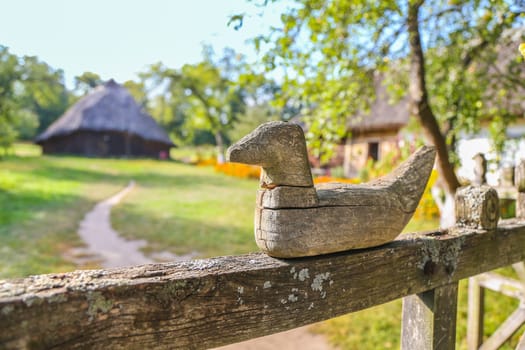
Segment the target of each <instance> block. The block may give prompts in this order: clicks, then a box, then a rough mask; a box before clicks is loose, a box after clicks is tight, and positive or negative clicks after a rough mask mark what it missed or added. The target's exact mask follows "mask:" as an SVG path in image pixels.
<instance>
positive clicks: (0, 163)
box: [0, 144, 517, 349]
mask: <svg viewBox="0 0 525 350" xmlns="http://www.w3.org/2000/svg"><path fill="white" fill-rule="evenodd" d="M15 154H16V155H17V156H10V157H7V158H5V159H3V160H0V242H1V245H0V278H7V277H18V276H27V275H29V274H39V273H47V272H59V271H68V270H73V269H74V268H75V266H74V265H73V264H72V263H71V262H68V261H67V260H65V259H64V258H63V253H64V252H65V251H67V250H68V249H69V248H71V247H74V246H79V245H81V242H80V240H79V238H78V236H77V234H76V231H77V228H78V223H79V221H80V220H81V219H82V217H83V216H84V214H85V213H86V212H87V211H89V210H90V209H91V208H92V207H93V206H94V204H95V203H96V202H97V201H100V200H102V199H104V198H107V197H109V196H110V195H111V194H113V193H115V192H117V191H119V190H120V189H122V188H123V187H124V186H125V185H126V184H127V183H128V182H129V181H130V180H131V179H133V180H135V181H136V188H135V189H134V190H133V191H132V192H131V193H130V194H129V195H128V196H127V197H125V199H124V200H123V202H121V203H120V204H119V205H118V206H116V207H115V208H114V209H113V211H112V224H113V226H114V227H115V228H116V230H117V231H118V232H120V233H121V234H122V235H124V236H126V237H129V238H143V239H146V240H147V241H148V242H149V246H148V247H146V252H148V251H152V250H155V251H160V250H168V251H171V252H173V253H176V254H185V253H190V252H196V253H197V254H198V255H199V256H201V257H208V256H216V255H231V254H241V253H246V252H250V251H256V250H257V248H256V246H255V243H254V239H253V222H252V220H253V210H254V199H255V191H256V188H257V182H256V181H254V180H239V179H236V178H231V177H227V176H224V175H221V174H217V173H215V172H214V170H213V169H212V168H208V167H194V166H188V165H184V164H180V163H177V162H162V161H155V160H124V159H87V158H77V157H47V156H40V153H39V150H38V148H35V147H34V146H31V145H27V144H23V145H17V147H16V148H15ZM436 226H437V222H436V221H424V222H421V221H420V222H414V221H413V222H411V223H410V224H409V226H408V227H407V229H406V231H419V230H431V229H434V228H436ZM516 306H517V305H516V303H515V301H514V300H511V299H508V298H506V297H503V296H501V295H496V294H495V293H490V292H489V293H488V307H487V310H486V312H487V321H486V334H489V332H493V331H494V329H495V328H496V327H497V324H498V323H500V322H502V321H503V319H504V318H505V316H506V315H508V314H509V313H510V312H511V310H512V308H513V307H516ZM400 319H401V301H400V300H397V301H394V302H391V303H388V304H385V305H381V306H377V307H375V308H372V309H369V310H365V311H362V312H358V313H355V314H351V315H346V316H342V317H338V318H335V319H332V320H329V321H327V322H324V323H321V324H319V325H317V326H316V328H315V329H316V331H318V332H321V333H323V334H325V335H327V337H328V338H329V339H330V341H331V342H332V343H333V344H335V345H338V346H339V347H340V348H341V349H388V348H392V349H396V348H399V329H400ZM457 324H458V345H459V346H458V348H460V349H464V348H466V346H465V325H466V283H465V282H462V283H461V285H460V303H459V312H458V322H457ZM516 341H517V337H515V338H514V339H513V343H512V344H511V345H509V346H507V347H505V349H511V348H513V346H515V344H516Z"/></svg>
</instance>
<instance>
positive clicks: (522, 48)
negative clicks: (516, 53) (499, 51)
mask: <svg viewBox="0 0 525 350" xmlns="http://www.w3.org/2000/svg"><path fill="white" fill-rule="evenodd" d="M519 50H520V53H521V55H522V56H523V57H525V43H521V44H520V47H519Z"/></svg>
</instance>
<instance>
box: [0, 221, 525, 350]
mask: <svg viewBox="0 0 525 350" xmlns="http://www.w3.org/2000/svg"><path fill="white" fill-rule="evenodd" d="M524 247H525V221H519V220H517V219H512V220H506V221H503V222H501V223H500V224H499V226H498V227H497V228H496V229H492V230H478V229H471V228H454V229H453V230H449V231H435V232H427V233H419V234H411V235H404V236H401V238H399V239H398V240H396V241H394V242H392V243H390V244H387V245H384V246H381V247H377V248H373V249H366V250H359V251H350V252H344V253H338V254H331V255H326V256H318V257H312V258H302V259H288V260H279V259H274V258H270V257H268V256H266V255H264V254H249V255H242V256H230V257H218V258H212V259H206V260H194V261H188V262H179V263H163V264H152V265H143V266H135V267H130V268H119V269H108V270H91V271H75V272H70V273H63V274H51V275H39V276H31V277H28V278H24V279H17V280H5V281H0V348H7V349H11V348H35V349H38V348H46V349H49V348H112V349H118V348H126V349H128V348H141V349H142V348H151V349H155V348H181V349H205V348H209V347H214V346H220V345H225V344H229V343H234V342H238V341H242V340H246V339H250V338H254V337H259V336H263V335H268V334H272V333H276V332H281V331H285V330H288V329H292V328H295V327H299V326H302V325H306V324H310V323H314V322H318V321H321V320H325V319H329V318H332V317H335V316H338V315H342V314H346V313H350V312H355V311H358V310H362V309H365V308H369V307H372V306H374V305H379V304H382V303H385V302H388V301H391V300H394V299H398V298H403V297H408V298H406V299H405V302H404V310H403V332H402V333H403V335H402V336H403V340H402V347H403V349H423V348H428V349H451V348H453V347H454V339H455V326H454V325H455V312H456V305H455V303H456V302H455V300H456V297H457V281H459V280H461V279H464V278H468V277H471V276H474V275H477V274H480V273H483V272H486V271H490V270H493V269H496V268H499V267H503V266H507V265H510V264H513V263H516V262H519V261H523V260H525V248H524ZM451 300H452V302H451ZM443 329H445V330H443Z"/></svg>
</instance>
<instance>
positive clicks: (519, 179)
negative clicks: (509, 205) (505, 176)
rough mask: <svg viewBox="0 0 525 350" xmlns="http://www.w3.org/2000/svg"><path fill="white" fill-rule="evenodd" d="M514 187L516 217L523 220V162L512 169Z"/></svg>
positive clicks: (524, 203) (524, 183)
mask: <svg viewBox="0 0 525 350" xmlns="http://www.w3.org/2000/svg"><path fill="white" fill-rule="evenodd" d="M514 183H515V186H516V190H517V193H516V217H517V218H521V219H524V218H525V161H523V160H522V161H521V162H520V163H519V164H518V165H517V166H516V168H515V169H514Z"/></svg>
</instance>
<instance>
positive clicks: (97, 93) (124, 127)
mask: <svg viewBox="0 0 525 350" xmlns="http://www.w3.org/2000/svg"><path fill="white" fill-rule="evenodd" d="M80 130H89V131H117V132H127V133H130V134H135V135H137V136H140V137H142V138H143V139H145V140H150V141H157V142H163V143H166V144H169V145H173V143H172V141H171V140H170V138H169V137H168V135H167V134H166V132H165V131H164V130H163V129H162V128H161V127H160V126H159V125H158V124H157V123H156V122H155V120H153V118H152V117H150V116H149V115H147V114H145V113H144V112H143V111H142V110H141V108H140V107H139V105H138V104H137V103H136V102H135V100H134V99H133V97H132V96H131V94H130V93H129V92H128V90H126V89H125V88H124V87H122V86H121V85H119V84H117V83H116V82H115V81H114V80H113V79H111V80H109V81H108V82H107V83H105V84H104V85H101V86H98V87H97V88H95V90H94V91H93V92H92V93H90V94H89V95H87V96H84V97H83V98H81V99H80V100H79V101H78V102H77V103H75V104H74V105H73V106H71V107H70V108H69V109H68V110H67V111H66V112H65V113H64V114H63V115H62V116H61V117H60V118H58V119H57V120H55V122H54V123H53V124H51V125H50V126H49V127H48V128H47V130H46V131H44V132H43V133H42V134H40V135H39V136H38V137H37V138H36V142H37V143H40V142H42V141H46V140H48V139H50V138H52V137H56V136H63V135H67V134H71V133H73V132H75V131H80Z"/></svg>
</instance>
